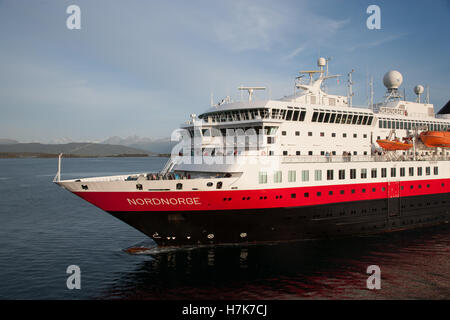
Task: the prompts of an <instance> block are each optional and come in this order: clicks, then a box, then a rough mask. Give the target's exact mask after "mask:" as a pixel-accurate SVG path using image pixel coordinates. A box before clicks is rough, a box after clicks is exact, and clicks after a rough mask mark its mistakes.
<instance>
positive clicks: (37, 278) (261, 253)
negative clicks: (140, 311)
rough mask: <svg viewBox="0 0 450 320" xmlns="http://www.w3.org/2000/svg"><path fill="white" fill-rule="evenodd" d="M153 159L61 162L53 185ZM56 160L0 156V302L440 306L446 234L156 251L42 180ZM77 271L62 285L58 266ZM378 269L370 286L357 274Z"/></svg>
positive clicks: (444, 294)
mask: <svg viewBox="0 0 450 320" xmlns="http://www.w3.org/2000/svg"><path fill="white" fill-rule="evenodd" d="M164 162H165V159H162V158H111V159H63V170H62V171H63V174H62V178H75V177H87V176H97V175H99V176H101V175H115V174H126V173H133V172H145V171H151V170H158V169H160V168H161V167H162V166H163V164H164ZM55 172H56V160H55V159H2V160H0V298H2V299H124V298H125V299H418V298H422V299H449V298H450V250H449V248H450V228H449V226H448V225H444V226H441V227H434V228H428V229H423V230H417V231H408V232H400V233H394V234H387V235H381V236H375V237H360V238H355V239H346V240H339V241H306V242H296V243H284V244H274V245H253V246H217V247H203V248H196V249H173V250H160V251H158V250H155V251H153V252H152V254H148V255H130V254H128V253H126V252H124V251H123V249H125V248H127V247H129V246H132V245H135V244H137V243H141V242H149V241H148V240H147V238H146V237H145V236H144V235H142V234H141V233H139V232H138V231H136V230H134V229H133V228H131V227H129V226H127V225H125V224H124V223H122V222H120V221H119V220H116V219H115V218H113V217H111V216H110V215H108V214H107V213H104V212H103V211H101V210H100V209H97V208H95V207H94V206H92V205H90V204H88V203H86V202H84V201H83V200H81V199H80V198H78V197H76V196H74V195H72V194H71V193H69V192H68V191H66V190H63V189H61V188H59V187H58V186H57V185H55V184H53V183H52V179H53V177H54V175H55ZM69 265H78V266H79V267H80V269H81V289H80V290H68V289H67V287H66V280H67V277H68V276H69V275H68V274H66V268H67V266H69ZM369 265H378V266H379V267H380V268H381V289H380V290H376V291H372V290H368V289H367V288H366V279H367V277H368V275H367V274H366V268H367V267H368V266H369Z"/></svg>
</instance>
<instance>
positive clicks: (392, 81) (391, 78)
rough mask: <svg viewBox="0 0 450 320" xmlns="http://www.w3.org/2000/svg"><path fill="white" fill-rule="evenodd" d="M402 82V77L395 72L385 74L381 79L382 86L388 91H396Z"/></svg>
mask: <svg viewBox="0 0 450 320" xmlns="http://www.w3.org/2000/svg"><path fill="white" fill-rule="evenodd" d="M402 82H403V76H402V74H401V73H400V72H398V71H397V70H392V71H389V72H388V73H386V74H385V75H384V77H383V83H384V86H385V87H386V88H388V89H398V87H400V85H401V84H402Z"/></svg>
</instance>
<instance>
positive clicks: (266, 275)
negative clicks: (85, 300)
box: [101, 225, 450, 299]
mask: <svg viewBox="0 0 450 320" xmlns="http://www.w3.org/2000/svg"><path fill="white" fill-rule="evenodd" d="M449 232H450V229H449V227H448V225H444V226H440V227H431V228H426V229H421V230H411V231H406V232H404V233H392V234H384V235H381V236H372V237H360V238H358V239H357V241H354V239H353V240H352V239H340V240H336V241H333V242H331V241H322V240H318V241H299V242H291V243H280V244H272V245H230V246H214V247H213V246H210V247H204V248H197V249H193V250H191V249H178V250H173V251H167V252H165V253H161V254H156V255H154V256H153V258H154V259H153V260H151V261H148V260H147V261H143V262H140V263H139V264H138V266H137V268H136V269H135V270H133V271H132V272H129V273H126V274H123V275H122V276H121V277H120V278H119V279H118V280H117V281H115V283H114V285H113V287H111V288H110V289H109V290H108V292H107V293H105V296H103V297H101V298H102V299H103V298H109V297H110V296H114V297H117V298H129V299H135V298H138V299H180V298H184V299H186V298H189V299H245V298H250V299H277V298H316V297H318V298H334V299H339V298H344V299H345V298H354V297H355V296H354V295H355V294H362V295H363V297H366V298H370V297H376V296H375V293H373V296H372V293H370V292H369V291H368V290H365V283H366V279H367V274H366V269H367V267H368V266H369V265H372V264H374V263H375V262H376V263H375V264H380V265H382V266H384V268H383V269H382V270H383V271H382V272H383V279H387V280H386V281H385V282H383V290H382V291H383V294H385V295H386V296H389V294H396V293H397V294H398V288H397V287H396V282H395V281H401V278H400V279H399V278H398V274H397V273H398V272H399V273H401V274H405V273H404V272H403V271H404V270H405V268H407V270H409V272H410V274H409V275H408V276H407V277H414V276H415V272H417V273H418V279H420V277H422V276H423V274H424V272H426V271H427V269H426V268H427V266H423V265H421V263H427V260H428V261H432V260H433V259H427V257H428V256H429V255H430V256H431V255H433V254H439V252H441V251H439V250H445V248H446V246H445V243H448V240H447V242H445V241H444V242H443V241H442V239H443V238H444V237H446V238H447V239H448V234H449ZM442 254H443V256H445V252H442ZM417 256H420V257H421V259H418V260H417ZM412 260H414V263H413V262H412ZM415 268H416V269H415ZM399 270H402V271H401V272H400V271H399ZM436 272H440V271H436ZM391 274H392V277H390V275H391ZM390 278H392V279H394V278H395V279H396V280H395V281H394V282H393V283H392V284H389V283H388V281H389V280H388V279H390ZM418 281H419V280H418ZM424 283H425V282H424ZM413 286H420V281H419V283H416V282H414V283H411V292H412V294H416V296H417V294H418V293H417V292H418V291H417V290H418V289H417V288H413ZM390 290H391V292H390ZM407 290H408V284H404V287H403V289H402V290H401V291H402V292H403V291H407ZM392 291H393V292H392ZM438 291H439V290H438ZM355 292H356V293H355ZM414 292H415V293H414Z"/></svg>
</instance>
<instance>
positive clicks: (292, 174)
mask: <svg viewBox="0 0 450 320" xmlns="http://www.w3.org/2000/svg"><path fill="white" fill-rule="evenodd" d="M414 169H415V168H414V167H409V168H408V176H410V177H413V176H414V175H417V176H422V175H423V167H417V168H416V169H417V170H414ZM334 171H335V170H333V169H329V170H327V177H326V179H327V180H334ZM337 171H338V179H339V180H344V179H345V172H346V171H347V170H346V169H340V170H337ZM349 171H350V179H356V178H357V170H356V169H349ZM309 172H310V170H301V181H304V182H306V181H309ZM387 174H388V170H387V168H381V178H387ZM433 174H434V175H438V174H439V168H438V167H433ZM425 175H427V176H430V175H431V167H425ZM370 176H371V178H377V176H378V169H377V168H372V169H371V170H370ZM396 176H397V168H391V169H390V177H392V178H393V177H396ZM399 176H400V177H405V176H406V168H404V167H402V168H399ZM360 177H361V179H367V178H368V169H367V168H364V169H360ZM314 180H315V181H321V180H322V170H314ZM296 181H297V171H295V170H289V171H288V182H296ZM273 182H274V183H281V182H283V175H282V171H275V172H274V178H273ZM259 183H260V184H264V183H267V172H263V171H261V172H259Z"/></svg>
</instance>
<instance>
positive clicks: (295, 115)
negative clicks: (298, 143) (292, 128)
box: [292, 110, 300, 121]
mask: <svg viewBox="0 0 450 320" xmlns="http://www.w3.org/2000/svg"><path fill="white" fill-rule="evenodd" d="M299 115H300V111H298V110H295V111H294V116H293V117H292V121H297V120H298V116H299Z"/></svg>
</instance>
